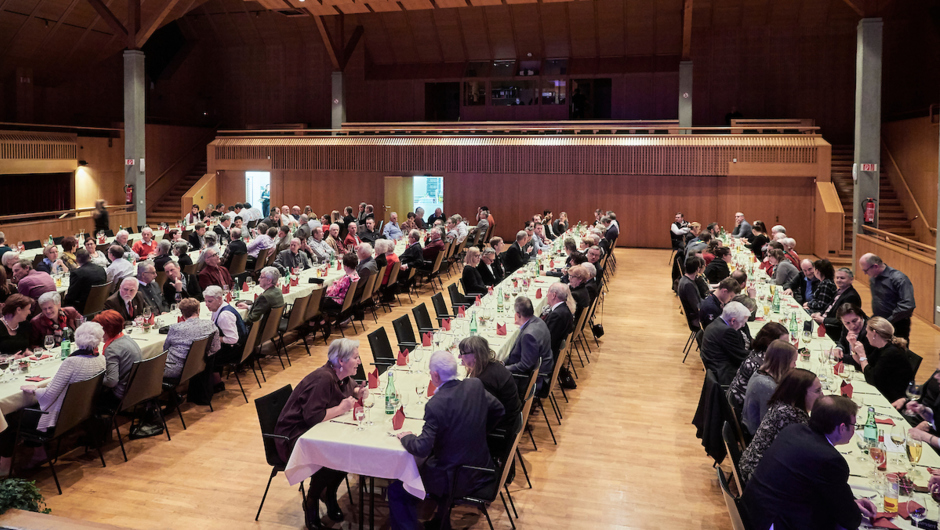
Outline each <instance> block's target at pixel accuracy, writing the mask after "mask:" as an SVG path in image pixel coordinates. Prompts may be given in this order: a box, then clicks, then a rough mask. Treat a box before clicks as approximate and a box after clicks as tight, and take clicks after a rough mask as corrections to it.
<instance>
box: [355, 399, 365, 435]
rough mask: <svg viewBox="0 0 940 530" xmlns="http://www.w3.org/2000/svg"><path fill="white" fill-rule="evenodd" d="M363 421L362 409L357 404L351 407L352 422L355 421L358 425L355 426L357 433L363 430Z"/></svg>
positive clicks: (363, 412)
mask: <svg viewBox="0 0 940 530" xmlns="http://www.w3.org/2000/svg"><path fill="white" fill-rule="evenodd" d="M365 419H366V411H365V409H364V408H363V407H360V406H359V404H356V405H355V406H353V420H355V421H356V423H358V424H359V425H357V426H356V430H357V431H362V430H365V428H366V427H365Z"/></svg>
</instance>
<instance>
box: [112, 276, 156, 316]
mask: <svg viewBox="0 0 940 530" xmlns="http://www.w3.org/2000/svg"><path fill="white" fill-rule="evenodd" d="M138 285H140V283H139V282H138V281H137V278H133V277H130V278H124V279H123V280H121V287H120V288H119V289H118V290H117V292H116V293H114V294H112V295H111V296H110V297H109V298H108V299H107V300H106V301H105V303H104V308H105V309H113V310H115V311H117V312H118V313H120V314H121V316H122V317H123V318H124V320H125V321H128V320H134V319H135V318H137V317H140V316H143V315H144V308H145V307H147V302H146V301H144V297H143V296H141V294H140V293H139V292H137V286H138Z"/></svg>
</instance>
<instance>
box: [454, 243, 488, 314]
mask: <svg viewBox="0 0 940 530" xmlns="http://www.w3.org/2000/svg"><path fill="white" fill-rule="evenodd" d="M480 259H481V254H480V249H478V248H477V247H469V248H467V253H466V256H464V260H463V263H464V265H463V274H462V275H461V278H460V282H461V284H462V285H463V292H464V294H465V295H466V296H467V300H469V301H473V300H474V299H475V298H476V295H485V294H486V293H487V291H488V289H487V287H486V284H485V283H483V276H481V275H480V271H479V270H477V267H478V266H479V265H480Z"/></svg>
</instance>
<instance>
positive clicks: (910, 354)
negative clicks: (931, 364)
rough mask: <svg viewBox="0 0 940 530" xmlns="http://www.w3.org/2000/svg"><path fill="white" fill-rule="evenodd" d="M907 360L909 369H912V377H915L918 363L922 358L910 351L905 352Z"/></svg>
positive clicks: (918, 366)
mask: <svg viewBox="0 0 940 530" xmlns="http://www.w3.org/2000/svg"><path fill="white" fill-rule="evenodd" d="M907 360H908V361H909V362H910V363H911V368H913V369H914V375H917V370H918V369H919V368H920V363H921V362H922V361H923V360H924V358H923V357H921V356H920V355H917V354H916V353H914V352H912V351H911V350H907Z"/></svg>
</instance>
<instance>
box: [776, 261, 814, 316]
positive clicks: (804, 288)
mask: <svg viewBox="0 0 940 530" xmlns="http://www.w3.org/2000/svg"><path fill="white" fill-rule="evenodd" d="M818 284H819V278H817V277H816V267H815V266H814V265H813V262H812V261H811V260H808V259H804V260H803V261H801V262H800V274H799V275H797V277H796V278H795V279H794V280H793V281H792V282H790V283H789V284H788V285H785V286H784V287H786V288H787V289H786V290H785V291H784V293H785V294H789V295H792V296H793V299H794V300H796V301H797V303H799V304H800V305H803V304H805V303H809V302H810V301H812V299H813V291H815V290H816V286H817V285H818Z"/></svg>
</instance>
